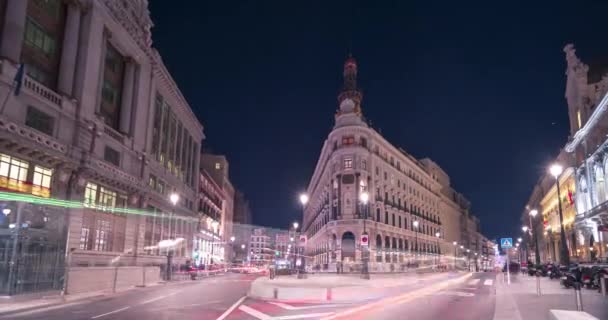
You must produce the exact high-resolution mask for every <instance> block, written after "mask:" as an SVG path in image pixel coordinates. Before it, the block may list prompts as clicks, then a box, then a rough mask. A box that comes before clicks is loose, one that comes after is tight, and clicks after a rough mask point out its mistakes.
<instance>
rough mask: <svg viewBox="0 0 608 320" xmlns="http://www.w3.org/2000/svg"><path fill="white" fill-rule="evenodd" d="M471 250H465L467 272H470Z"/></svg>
mask: <svg viewBox="0 0 608 320" xmlns="http://www.w3.org/2000/svg"><path fill="white" fill-rule="evenodd" d="M470 253H471V249H467V265H468V269H469V271H471V255H470Z"/></svg>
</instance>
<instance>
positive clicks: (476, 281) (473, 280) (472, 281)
mask: <svg viewBox="0 0 608 320" xmlns="http://www.w3.org/2000/svg"><path fill="white" fill-rule="evenodd" d="M478 283H479V279H472V280H470V281H469V285H470V286H474V285H476V284H478Z"/></svg>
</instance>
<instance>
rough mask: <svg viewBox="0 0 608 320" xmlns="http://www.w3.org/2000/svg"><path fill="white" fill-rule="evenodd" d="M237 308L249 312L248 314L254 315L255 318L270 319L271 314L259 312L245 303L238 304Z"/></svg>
mask: <svg viewBox="0 0 608 320" xmlns="http://www.w3.org/2000/svg"><path fill="white" fill-rule="evenodd" d="M239 310H241V311H243V312H245V313H247V314H249V315H250V316H253V317H256V318H257V319H260V320H270V319H272V317H271V316H269V315H267V314H265V313H263V312H259V311H258V310H255V309H253V308H250V307H248V306H246V305H242V306H240V307H239Z"/></svg>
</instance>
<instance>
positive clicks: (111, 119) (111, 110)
mask: <svg viewBox="0 0 608 320" xmlns="http://www.w3.org/2000/svg"><path fill="white" fill-rule="evenodd" d="M104 62H105V63H104V71H103V81H102V89H101V98H102V99H101V106H100V108H99V113H100V115H101V116H102V117H103V119H104V122H105V123H106V124H107V125H108V126H110V127H112V128H114V129H116V130H118V128H119V121H120V108H121V105H120V104H121V95H122V84H123V76H124V68H125V60H124V57H123V56H122V55H121V54H120V52H118V50H116V48H114V47H113V46H112V45H111V44H110V43H106V56H105V60H104Z"/></svg>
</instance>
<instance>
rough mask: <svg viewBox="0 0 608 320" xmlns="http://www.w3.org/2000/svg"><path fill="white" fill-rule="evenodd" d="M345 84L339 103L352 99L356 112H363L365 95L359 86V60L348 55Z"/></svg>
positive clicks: (345, 67) (345, 65)
mask: <svg viewBox="0 0 608 320" xmlns="http://www.w3.org/2000/svg"><path fill="white" fill-rule="evenodd" d="M343 76H344V86H343V87H342V92H340V95H338V103H339V104H340V105H342V102H343V101H344V100H346V99H350V100H352V101H353V102H354V104H355V108H354V112H355V113H357V114H361V99H362V98H363V95H362V94H361V92H360V91H359V88H358V87H357V60H355V58H353V57H352V55H350V54H349V55H348V58H346V61H344V73H343Z"/></svg>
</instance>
